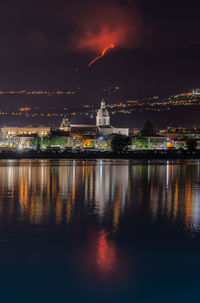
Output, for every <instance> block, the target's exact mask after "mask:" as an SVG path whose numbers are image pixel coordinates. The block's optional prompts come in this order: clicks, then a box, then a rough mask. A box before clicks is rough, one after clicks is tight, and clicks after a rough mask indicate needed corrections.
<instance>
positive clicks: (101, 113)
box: [97, 108, 109, 117]
mask: <svg viewBox="0 0 200 303" xmlns="http://www.w3.org/2000/svg"><path fill="white" fill-rule="evenodd" d="M97 117H109V113H108V111H107V109H106V108H100V109H99V110H98V112H97Z"/></svg>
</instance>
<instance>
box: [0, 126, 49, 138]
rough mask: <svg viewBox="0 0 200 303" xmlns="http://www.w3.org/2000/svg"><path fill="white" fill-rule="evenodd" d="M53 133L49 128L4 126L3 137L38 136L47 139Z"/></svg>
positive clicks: (2, 128)
mask: <svg viewBox="0 0 200 303" xmlns="http://www.w3.org/2000/svg"><path fill="white" fill-rule="evenodd" d="M50 132H51V127H49V126H30V125H29V126H20V127H19V126H2V127H1V137H2V138H14V137H16V136H19V135H37V136H39V137H45V136H47V135H49V134H50Z"/></svg>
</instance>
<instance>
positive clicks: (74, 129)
mask: <svg viewBox="0 0 200 303" xmlns="http://www.w3.org/2000/svg"><path fill="white" fill-rule="evenodd" d="M59 130H60V131H64V132H69V133H70V135H73V134H74V133H78V132H79V133H80V134H83V135H84V134H85V135H89V134H93V135H94V134H96V135H98V134H100V135H112V134H121V135H125V136H128V135H129V128H122V127H114V126H112V125H110V115H109V112H108V110H107V109H106V105H105V101H104V99H102V101H101V107H100V109H99V110H98V112H97V116H96V125H85V124H70V122H69V120H68V119H67V118H66V117H64V118H63V120H62V122H61V125H60V128H59Z"/></svg>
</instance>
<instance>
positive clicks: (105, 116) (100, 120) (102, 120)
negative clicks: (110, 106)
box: [96, 99, 110, 126]
mask: <svg viewBox="0 0 200 303" xmlns="http://www.w3.org/2000/svg"><path fill="white" fill-rule="evenodd" d="M96 125H97V126H110V116H109V112H108V110H107V109H106V106H105V101H104V99H102V101H101V107H100V109H99V110H98V112H97V117H96Z"/></svg>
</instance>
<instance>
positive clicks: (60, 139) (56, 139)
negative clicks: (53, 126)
mask: <svg viewBox="0 0 200 303" xmlns="http://www.w3.org/2000/svg"><path fill="white" fill-rule="evenodd" d="M66 143H67V142H66V140H65V139H64V138H63V137H58V136H54V137H51V138H50V145H65V144H66Z"/></svg>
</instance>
